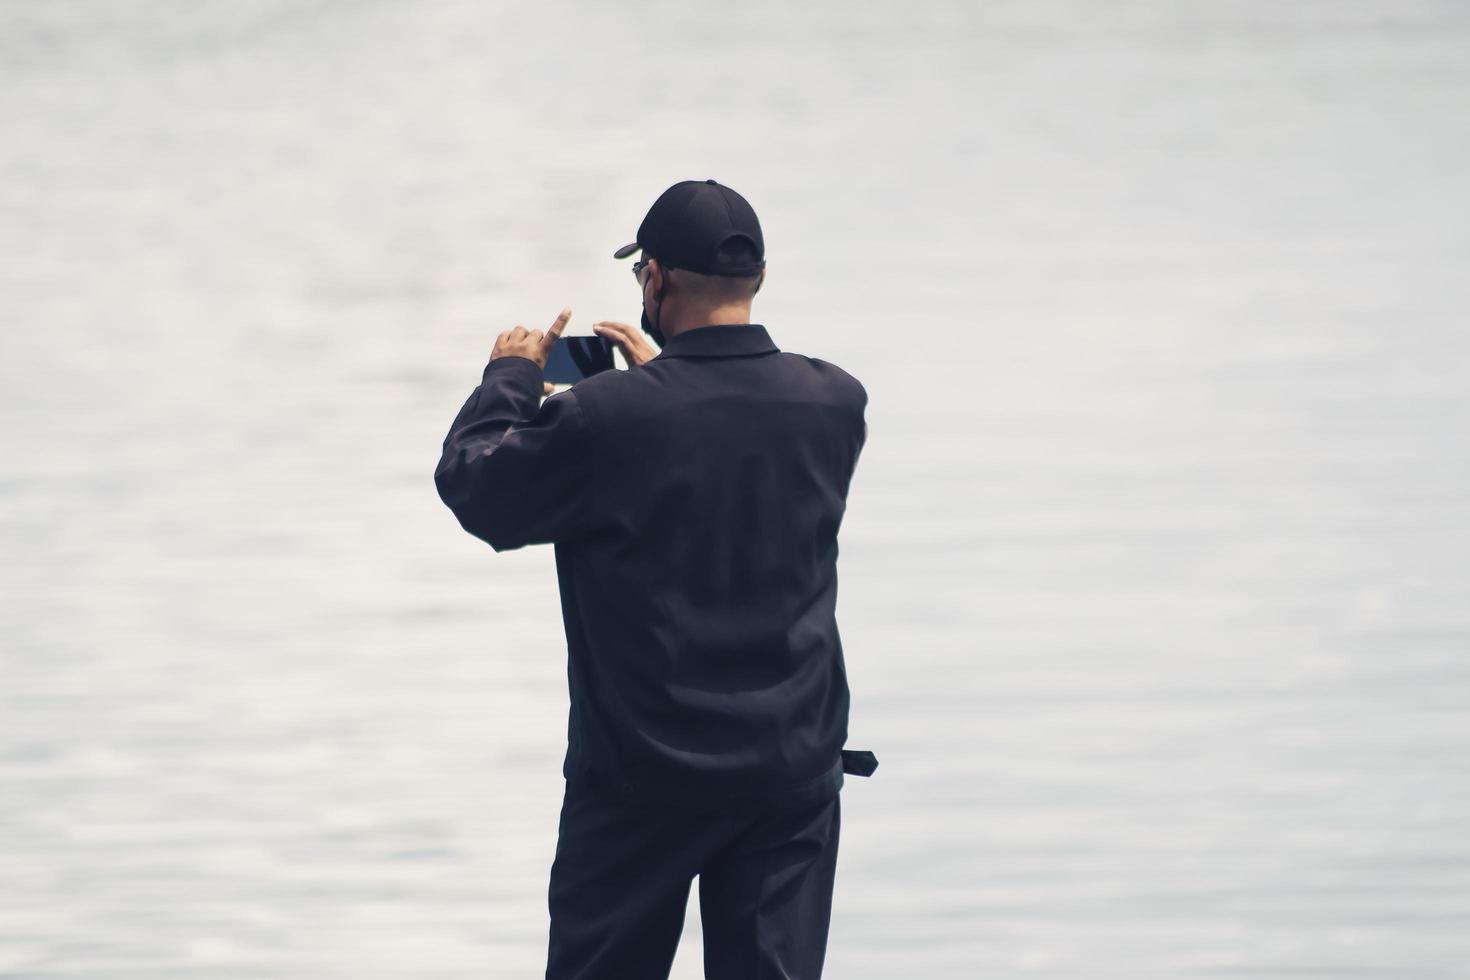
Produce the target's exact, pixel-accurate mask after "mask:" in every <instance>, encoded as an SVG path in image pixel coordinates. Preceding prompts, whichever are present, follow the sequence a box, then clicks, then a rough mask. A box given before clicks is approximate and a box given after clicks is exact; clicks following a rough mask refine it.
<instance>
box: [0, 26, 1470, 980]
mask: <svg viewBox="0 0 1470 980" xmlns="http://www.w3.org/2000/svg"><path fill="white" fill-rule="evenodd" d="M0 134H3V135H0V343H3V351H0V353H3V357H0V412H3V420H4V425H3V428H0V452H3V458H4V463H3V468H0V548H3V553H4V556H5V560H4V562H3V563H0V977H4V978H6V980H22V978H24V980H62V978H76V980H83V978H86V980H94V978H102V980H170V978H179V980H185V978H187V980H215V978H220V980H224V978H231V980H234V978H282V980H337V978H342V980H346V978H352V980H397V978H409V977H413V978H416V980H469V978H492V977H493V978H507V980H509V978H530V977H538V976H541V975H542V973H541V971H543V970H544V967H545V954H546V933H547V928H548V922H549V920H548V916H547V911H546V886H547V875H548V872H549V869H550V864H551V859H552V854H553V850H554V847H555V835H556V825H557V815H558V812H559V808H560V804H561V793H562V778H561V773H560V764H561V759H562V754H563V751H564V749H565V744H566V742H565V738H566V710H567V694H566V660H565V657H566V653H565V644H564V637H563V635H562V626H561V620H560V611H559V605H558V599H557V592H556V582H555V573H554V569H553V564H552V552H551V549H550V548H529V549H525V550H523V551H520V552H515V553H506V554H502V555H496V554H494V553H493V552H491V551H490V549H489V548H488V547H487V546H485V545H483V544H482V543H480V542H478V541H476V540H475V539H473V538H471V537H469V536H468V535H466V534H465V533H464V532H463V531H461V530H460V528H459V526H458V524H457V523H456V522H455V520H454V517H453V515H452V514H451V513H450V512H449V511H448V510H447V509H446V508H445V507H444V506H443V505H442V504H441V503H440V501H439V500H438V498H437V496H436V494H435V490H434V485H433V480H432V473H433V469H434V466H435V463H436V462H437V460H438V457H439V451H440V443H441V441H442V439H443V438H444V435H445V432H446V430H447V428H448V426H449V423H450V421H451V420H452V419H453V417H454V414H455V412H456V411H457V410H458V408H459V406H460V405H461V403H462V402H463V400H464V399H465V397H466V396H467V395H468V394H469V392H470V390H471V389H472V388H473V387H474V386H475V384H476V383H477V382H478V380H479V376H480V371H481V369H482V367H483V366H484V363H485V360H486V358H487V357H488V355H489V351H490V347H491V345H492V343H493V342H494V339H495V336H496V334H497V333H499V332H500V331H501V330H503V329H506V328H508V327H510V326H513V325H515V324H516V323H523V324H525V325H527V326H530V327H545V326H546V325H548V324H549V323H550V322H551V320H552V318H553V317H554V316H555V315H556V313H557V311H558V310H559V309H560V308H561V307H562V306H563V305H570V306H571V307H572V309H573V310H574V315H573V319H572V323H571V326H570V328H569V331H570V332H573V333H589V332H590V326H591V323H592V322H593V321H595V320H599V319H618V320H623V321H625V322H630V323H636V322H637V318H638V306H637V302H638V300H637V290H636V287H635V286H634V285H633V283H632V281H631V278H630V277H629V275H628V272H627V267H628V263H627V262H615V261H613V260H612V259H611V257H610V254H611V252H612V250H613V249H615V248H616V247H618V246H619V245H622V244H623V243H624V242H627V241H630V240H631V239H632V237H633V232H634V231H635V229H636V228H637V225H638V222H639V221H640V220H641V218H642V216H643V213H644V211H645V210H646V209H647V207H648V205H649V204H650V203H651V202H652V200H653V199H654V197H655V196H657V194H658V193H659V192H660V191H662V190H663V189H664V188H665V187H666V186H668V185H669V184H671V183H673V182H674V181H676V180H681V179H685V178H705V177H715V178H717V179H719V180H721V181H724V182H726V183H729V184H730V185H732V186H734V187H736V188H737V189H739V190H740V191H741V192H742V193H744V194H745V195H746V196H747V197H748V198H749V199H750V200H751V202H752V203H753V204H754V205H755V207H756V209H757V210H758V211H759V212H760V214H761V217H762V221H763V223H764V226H765V231H766V238H767V243H768V258H769V262H770V269H769V279H768V282H767V284H766V287H765V289H763V290H762V293H761V296H760V297H759V299H758V301H757V306H756V310H755V318H756V319H757V320H759V321H760V322H762V323H764V324H766V326H767V327H768V329H769V330H770V331H771V334H772V336H773V338H774V339H775V340H776V342H777V343H778V344H779V345H781V346H782V347H783V348H784V349H786V350H792V351H798V352H801V353H806V354H811V355H814V356H818V357H823V358H825V359H828V360H831V361H834V362H836V363H838V364H840V365H842V366H843V367H845V368H846V369H848V370H849V371H851V372H852V373H854V374H855V375H857V376H858V377H859V378H860V379H862V380H863V382H864V383H865V384H866V386H867V388H868V390H869V393H870V397H871V401H870V404H869V409H868V419H869V426H870V435H869V442H868V445H867V448H866V449H865V451H864V454H863V459H862V461H861V465H860V467H859V470H858V473H857V476H856V478H855V480H854V483H853V488H852V494H851V497H850V499H849V507H848V511H847V517H846V521H845V523H844V526H843V531H842V537H841V544H842V552H841V555H842V557H841V560H840V564H839V568H840V573H841V583H842V585H841V599H840V603H839V611H838V615H839V622H840V624H841V628H842V635H843V640H844V646H845V650H846V662H847V668H848V676H849V680H850V683H851V686H852V691H853V706H852V719H851V726H850V733H851V737H850V739H849V743H848V745H849V747H851V748H861V749H872V750H873V751H874V752H876V754H877V755H878V757H879V759H880V761H881V766H880V768H879V770H878V772H877V773H876V774H875V775H874V776H873V778H871V779H861V778H854V777H849V780H848V783H847V787H846V788H845V789H844V791H843V793H844V795H843V828H842V843H841V851H840V860H839V865H838V877H837V892H836V898H835V902H834V908H833V922H832V932H831V942H830V946H829V950H828V956H827V972H826V974H825V975H826V976H828V977H830V978H833V980H887V978H893V977H910V978H919V977H924V978H961V980H965V978H981V977H986V978H989V977H996V978H1000V977H1023V976H1024V977H1035V978H1044V980H1083V978H1086V980H1099V978H1118V980H1140V978H1160V980H1196V978H1251V980H1287V978H1293V980H1300V978H1320V980H1343V978H1382V980H1417V978H1451V977H1465V976H1466V975H1467V973H1466V971H1467V969H1470V967H1467V966H1466V963H1467V961H1470V752H1467V748H1466V746H1470V712H1467V703H1470V332H1467V326H1470V274H1467V273H1470V183H1467V174H1470V7H1467V6H1466V5H1464V4H1463V3H1458V2H1421V0H1407V2H1405V0H1373V2H1353V0H1349V2H1327V0H1306V2H1301V3H1293V4H1281V3H1274V2H1270V0H1245V2H1239V3H1229V4H1224V3H1209V2H1203V0H1201V2H1186V3H1165V2H1162V0H1159V2H1120V3H1109V4H1097V3H1086V2H1082V0H1056V2H1049V0H1044V2H1039V3H1037V2H1028V3H1021V2H999V3H987V4H973V3H964V2H951V3H936V2H924V0H919V2H910V3H893V2H886V0H879V2H862V3H838V2H825V0H824V2H813V3H805V4H800V5H795V4H791V5H787V4H779V3H774V2H762V0H757V2H756V3H753V4H743V5H741V6H740V7H738V8H732V7H716V6H714V5H693V6H691V5H689V4H679V3H672V2H667V0H652V2H649V3H643V4H635V5H633V6H628V5H619V4H594V3H591V2H576V3H568V2H563V3H543V4H535V5H533V4H516V5H508V4H496V3H484V4H476V3H447V2H427V3H413V4H387V3H355V4H349V3H328V2H322V3H315V4H303V3H288V2H284V0H283V2H262V0H230V2H228V3H226V2H223V0H210V2H196V3H182V2H177V3H161V2H157V0H153V2H138V3H129V4H115V3H104V2H101V0H81V2H71V3H65V4H50V3H47V4H39V3H37V4H32V3H24V2H19V0H11V2H3V0H0ZM635 438H636V436H632V437H630V446H632V447H634V448H635V447H636V443H633V442H632V441H631V440H632V439H635ZM700 958H701V945H700V936H699V915H698V903H697V899H696V897H695V894H694V893H691V902H690V908H689V913H688V918H687V919H686V930H685V935H684V940H683V943H682V945H681V947H680V950H679V954H678V957H677V959H676V961H675V965H674V971H673V976H674V977H675V980H690V978H696V977H699V976H700V975H701V969H700Z"/></svg>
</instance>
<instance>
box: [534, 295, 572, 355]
mask: <svg viewBox="0 0 1470 980" xmlns="http://www.w3.org/2000/svg"><path fill="white" fill-rule="evenodd" d="M571 318H572V308H571V307H570V306H568V307H565V308H563V309H562V311H561V312H560V313H558V314H557V315H556V319H555V320H552V321H551V326H550V327H548V328H547V330H546V333H545V335H544V336H542V338H541V346H542V347H543V348H545V349H546V350H547V351H550V350H551V348H552V345H553V344H555V343H556V338H558V337H560V336H561V332H562V331H563V330H565V329H566V328H567V321H568V320H570V319H571Z"/></svg>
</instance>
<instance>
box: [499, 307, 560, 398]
mask: <svg viewBox="0 0 1470 980" xmlns="http://www.w3.org/2000/svg"><path fill="white" fill-rule="evenodd" d="M571 318H572V311H571V309H570V308H567V309H564V310H562V311H561V313H559V314H558V315H557V317H556V319H555V320H553V321H551V326H550V327H548V328H547V329H545V330H527V329H526V328H525V327H523V326H521V325H520V324H516V325H515V326H514V327H512V328H511V329H510V330H504V331H501V334H500V336H499V337H497V338H496V339H495V348H494V349H493V350H492V351H491V352H490V360H492V361H493V360H495V359H496V358H497V357H511V356H515V357H524V358H528V359H529V360H532V361H535V362H536V365H537V367H540V368H541V369H542V370H543V371H544V370H545V369H546V358H547V357H548V356H549V355H550V354H551V348H552V347H553V346H554V345H555V344H556V338H558V337H560V336H561V332H562V331H563V330H565V329H566V328H567V321H568V320H570V319H571ZM555 390H556V385H554V384H552V383H551V382H550V381H543V382H542V383H541V392H542V394H545V395H549V394H551V393H552V392H553V391H555Z"/></svg>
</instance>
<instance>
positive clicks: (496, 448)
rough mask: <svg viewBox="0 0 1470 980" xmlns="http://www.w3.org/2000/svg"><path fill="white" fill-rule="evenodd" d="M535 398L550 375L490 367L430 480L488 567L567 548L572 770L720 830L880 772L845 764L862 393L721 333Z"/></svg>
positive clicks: (867, 761)
mask: <svg viewBox="0 0 1470 980" xmlns="http://www.w3.org/2000/svg"><path fill="white" fill-rule="evenodd" d="M541 385H542V371H541V368H540V367H539V366H538V365H537V364H536V362H535V361H532V360H530V359H528V358H525V357H515V356H508V357H499V358H496V359H494V360H492V361H491V362H490V363H489V364H488V365H487V366H486V368H485V372H484V377H483V380H482V381H481V383H480V385H479V386H478V387H477V388H476V389H475V391H474V392H473V393H472V394H471V395H470V397H469V400H468V401H467V402H465V405H464V407H463V408H462V409H461V410H460V412H459V415H458V416H457V417H456V418H455V420H454V424H453V425H452V426H451V427H450V430H449V435H448V437H447V438H446V439H445V441H444V452H443V456H442V457H441V459H440V461H439V465H438V467H437V468H436V469H435V471H434V482H435V484H436V486H437V487H438V490H439V496H440V497H441V499H443V501H444V503H445V504H447V505H448V506H449V508H450V509H451V510H452V511H453V512H454V515H455V517H457V518H458V519H459V522H460V524H461V525H462V526H463V527H464V529H465V530H466V531H468V532H469V533H471V534H473V535H474V536H475V537H477V538H480V539H482V540H484V541H486V542H488V543H489V545H490V546H491V548H493V549H494V550H495V551H505V550H508V549H513V548H520V547H522V546H524V545H528V544H544V543H554V544H555V546H556V569H557V577H558V580H559V582H560V588H561V605H562V618H563V622H564V625H565V627H566V636H567V649H568V655H569V656H568V661H567V680H568V684H569V686H570V693H571V711H570V716H569V719H568V725H567V743H568V744H567V754H566V758H565V762H564V764H563V768H562V772H563V774H564V775H565V776H566V777H568V778H573V777H575V776H579V775H585V776H586V777H587V778H590V779H591V780H592V781H593V782H594V783H596V784H599V785H601V786H602V787H603V788H605V789H606V790H607V791H609V792H612V793H614V794H617V795H618V796H619V797H621V798H622V799H624V800H627V801H631V802H647V803H664V804H673V805H678V806H684V807H687V808H691V809H696V810H703V811H707V812H722V813H728V812H741V811H761V810H766V809H773V808H777V807H783V806H787V805H795V804H799V803H806V802H814V801H819V800H823V799H826V798H830V797H831V796H833V795H835V794H836V793H837V792H838V791H839V790H840V789H841V787H842V784H843V773H844V772H852V773H856V774H860V775H864V776H866V775H869V774H871V772H872V770H873V768H874V767H876V765H877V760H876V759H875V758H874V757H873V755H872V753H870V752H857V751H850V750H844V749H843V745H844V744H845V742H846V741H847V720H848V703H849V695H848V687H847V673H846V667H845V665H844V662H843V657H842V643H841V640H840V639H839V637H838V632H837V621H836V618H835V616H834V608H835V603H836V600H837V530H838V527H839V526H840V525H841V523H842V515H843V511H844V510H845V508H846V503H847V490H848V486H849V484H850V482H851V480H852V475H853V470H854V468H855V466H856V465H857V461H858V454H859V453H860V452H861V450H862V447H863V443H864V441H865V439H866V437H867V423H866V422H865V420H864V418H863V411H864V407H865V405H866V404H867V391H866V390H865V389H864V388H863V386H862V384H860V383H859V382H858V381H857V379H856V378H854V377H853V376H852V375H850V374H848V373H847V372H846V371H843V370H842V369H841V368H839V367H837V366H836V365H834V364H830V363H828V362H826V361H822V360H818V359H817V358H813V357H806V356H803V355H800V354H793V353H786V352H783V351H780V350H779V349H778V348H777V347H776V345H775V344H774V343H772V342H771V337H770V335H769V334H768V333H767V331H766V329H765V327H764V326H762V325H760V324H717V325H711V326H704V327H699V328H697V329H692V330H687V331H684V332H682V333H679V334H677V335H675V336H673V337H671V338H669V340H668V342H667V343H666V344H665V346H664V348H663V349H662V351H661V352H660V353H659V355H658V356H657V357H655V358H654V359H653V360H652V361H649V362H648V363H647V364H644V365H642V366H641V367H636V368H632V369H630V370H626V371H616V370H614V371H604V372H602V373H600V374H595V375H593V376H592V377H590V378H586V379H584V380H582V381H579V382H577V383H576V384H575V385H573V386H572V387H570V388H568V389H566V390H563V391H559V392H557V393H555V394H553V395H551V396H550V397H547V398H546V399H545V401H544V402H543V401H541V398H542V392H541ZM538 402H539V407H538Z"/></svg>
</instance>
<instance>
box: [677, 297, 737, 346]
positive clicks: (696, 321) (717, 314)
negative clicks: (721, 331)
mask: <svg viewBox="0 0 1470 980" xmlns="http://www.w3.org/2000/svg"><path fill="white" fill-rule="evenodd" d="M670 319H671V320H673V322H672V323H669V324H667V325H661V329H662V330H663V333H664V336H665V337H666V338H667V337H677V336H678V335H679V334H681V333H683V332H684V331H686V330H696V329H698V328H699V327H713V326H719V325H724V324H745V323H749V322H750V305H749V304H748V303H747V304H736V305H730V306H715V307H710V308H707V309H702V310H690V311H689V312H688V313H680V315H678V316H676V317H671V318H670Z"/></svg>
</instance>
